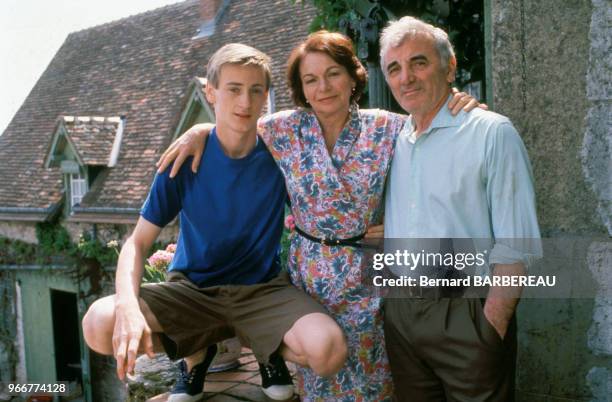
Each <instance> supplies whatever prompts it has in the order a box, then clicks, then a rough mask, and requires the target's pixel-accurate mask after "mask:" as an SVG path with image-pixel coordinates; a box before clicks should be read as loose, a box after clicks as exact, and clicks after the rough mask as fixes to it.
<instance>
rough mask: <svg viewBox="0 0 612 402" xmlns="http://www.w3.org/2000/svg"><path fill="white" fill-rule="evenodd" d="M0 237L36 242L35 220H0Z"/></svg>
mask: <svg viewBox="0 0 612 402" xmlns="http://www.w3.org/2000/svg"><path fill="white" fill-rule="evenodd" d="M0 237H6V238H7V239H13V240H21V241H24V242H26V243H31V244H36V243H38V240H37V239H36V222H10V221H0Z"/></svg>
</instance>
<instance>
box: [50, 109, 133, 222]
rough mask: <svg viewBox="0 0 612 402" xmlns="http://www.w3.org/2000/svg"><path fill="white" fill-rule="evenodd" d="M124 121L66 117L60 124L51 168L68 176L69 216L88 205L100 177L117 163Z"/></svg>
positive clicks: (55, 139) (54, 142)
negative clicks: (90, 191)
mask: <svg viewBox="0 0 612 402" xmlns="http://www.w3.org/2000/svg"><path fill="white" fill-rule="evenodd" d="M123 129H124V120H123V119H121V118H119V117H110V118H109V117H88V116H62V117H61V118H60V119H59V121H58V124H57V127H56V130H55V133H54V136H53V141H52V144H51V150H50V152H49V154H48V156H47V159H46V161H45V166H46V167H48V168H53V167H59V168H60V170H61V172H62V173H63V175H64V192H65V194H66V209H65V211H66V214H68V215H70V214H72V212H73V207H75V206H77V205H78V206H80V207H82V206H83V204H84V203H86V199H85V197H86V195H87V191H88V190H89V189H90V188H91V187H92V186H94V181H95V179H96V177H97V176H98V175H99V174H100V173H101V172H103V171H104V170H106V169H108V168H112V167H113V166H115V164H116V163H117V160H118V157H119V150H120V146H121V140H122V136H123Z"/></svg>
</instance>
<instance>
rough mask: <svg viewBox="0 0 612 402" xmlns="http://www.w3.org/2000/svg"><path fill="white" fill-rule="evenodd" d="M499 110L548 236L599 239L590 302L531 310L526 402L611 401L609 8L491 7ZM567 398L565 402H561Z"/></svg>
mask: <svg viewBox="0 0 612 402" xmlns="http://www.w3.org/2000/svg"><path fill="white" fill-rule="evenodd" d="M488 3H489V5H490V8H489V9H490V11H491V31H492V35H493V37H492V49H491V54H492V84H493V94H494V99H493V109H494V110H495V111H497V112H499V113H502V114H504V115H507V116H509V117H510V118H511V119H512V121H513V123H514V125H515V126H516V128H517V129H518V131H519V132H520V134H521V136H522V137H523V140H524V142H525V145H526V146H527V149H528V152H529V155H530V158H531V161H532V165H533V170H534V176H535V182H536V194H537V203H538V215H539V220H540V225H541V229H542V233H543V235H544V236H545V237H552V238H568V237H576V236H582V237H585V236H588V237H598V236H599V237H602V238H603V239H604V241H602V242H594V243H593V244H592V245H591V247H590V249H589V250H588V253H585V254H586V255H587V258H586V259H585V261H583V262H582V266H577V267H576V269H584V270H585V272H587V274H588V275H590V276H591V277H592V279H593V280H594V281H596V282H597V283H598V284H599V287H600V290H599V292H598V293H597V294H595V295H593V298H591V299H557V300H523V301H522V302H521V306H520V307H519V325H520V327H521V329H520V333H519V349H520V351H519V368H518V387H519V390H520V397H521V400H524V401H530V402H532V401H536V402H537V401H557V400H564V401H566V400H569V401H587V400H593V401H609V400H610V399H608V398H610V395H612V301H611V300H612V275H610V272H612V271H611V268H612V247H611V243H610V242H609V239H608V241H605V238H606V237H608V236H610V235H612V124H611V123H612V102H611V97H612V82H611V81H612V2H610V0H563V1H558V0H490V1H488ZM557 398H566V399H557Z"/></svg>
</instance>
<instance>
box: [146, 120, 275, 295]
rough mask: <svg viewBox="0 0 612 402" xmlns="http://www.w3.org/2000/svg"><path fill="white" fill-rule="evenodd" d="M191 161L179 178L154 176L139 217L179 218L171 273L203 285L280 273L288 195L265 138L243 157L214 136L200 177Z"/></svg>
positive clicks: (244, 281)
mask: <svg viewBox="0 0 612 402" xmlns="http://www.w3.org/2000/svg"><path fill="white" fill-rule="evenodd" d="M190 166H191V161H186V162H185V163H184V164H183V166H181V169H180V171H179V173H178V174H177V175H176V177H175V178H174V179H170V178H169V176H168V175H169V172H170V170H171V169H170V168H168V169H166V171H165V172H164V173H162V174H160V175H157V176H156V177H155V181H154V182H153V186H152V187H151V191H150V193H149V196H148V197H147V200H146V201H145V203H144V205H143V207H142V209H141V211H140V214H141V216H142V217H143V218H144V219H146V220H147V221H149V222H151V223H153V224H154V225H156V226H159V227H164V226H165V225H167V224H168V223H170V222H171V221H172V220H173V219H174V218H175V217H176V216H177V215H179V220H180V222H179V225H180V226H179V238H178V241H177V245H176V253H175V255H174V259H173V260H172V263H171V265H170V268H169V270H170V271H180V272H181V273H183V274H185V275H186V276H187V277H188V278H189V279H190V280H191V281H192V282H193V283H195V284H196V285H198V286H199V287H208V286H215V285H227V284H234V285H252V284H256V283H263V282H267V281H268V280H270V279H272V278H273V277H275V276H276V275H277V274H278V272H279V270H280V261H279V255H278V251H279V244H280V238H281V234H282V230H283V215H284V203H285V200H286V197H287V192H286V190H285V183H284V180H283V176H282V174H281V172H280V170H279V169H278V167H277V166H276V163H275V162H274V159H273V158H272V156H271V155H270V153H269V152H268V150H267V149H266V147H265V145H264V144H263V141H261V140H259V141H258V143H257V145H256V146H255V148H254V149H253V151H252V152H251V153H249V154H248V155H247V156H245V157H244V158H240V159H232V158H229V157H228V156H226V155H225V153H224V152H223V150H222V149H221V145H220V143H219V139H218V137H217V135H216V130H213V131H212V132H211V134H210V136H209V137H208V142H207V144H206V149H205V151H204V155H203V156H202V161H201V164H200V167H199V169H198V172H197V173H195V174H194V173H193V172H192V171H191V167H190Z"/></svg>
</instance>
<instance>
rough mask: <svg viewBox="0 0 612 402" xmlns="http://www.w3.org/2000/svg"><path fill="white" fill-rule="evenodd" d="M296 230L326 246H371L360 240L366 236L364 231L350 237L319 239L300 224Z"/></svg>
mask: <svg viewBox="0 0 612 402" xmlns="http://www.w3.org/2000/svg"><path fill="white" fill-rule="evenodd" d="M295 231H296V232H298V233H299V235H300V236H302V237H304V238H306V239H308V240H310V241H312V242H315V243H320V244H322V245H324V246H351V247H357V248H363V247H366V248H367V247H370V246H369V245H367V244H363V243H360V242H359V240H361V239H363V238H364V236H365V233H362V234H360V235H357V236H353V237H350V238H348V239H319V238H318V237H314V236H312V235H309V234H308V233H306V232H304V231H303V230H302V229H300V228H299V227H298V226H296V227H295Z"/></svg>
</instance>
